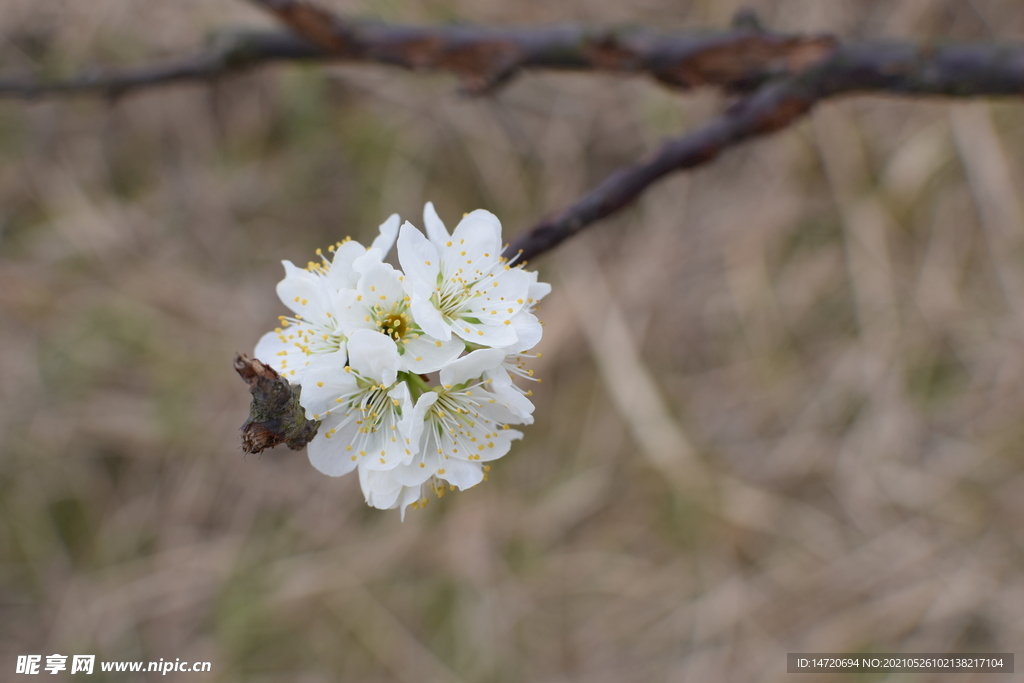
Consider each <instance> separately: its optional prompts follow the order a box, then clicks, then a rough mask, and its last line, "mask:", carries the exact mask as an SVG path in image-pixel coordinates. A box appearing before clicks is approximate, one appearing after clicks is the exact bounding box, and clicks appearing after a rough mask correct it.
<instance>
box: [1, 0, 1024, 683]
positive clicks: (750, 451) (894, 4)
mask: <svg viewBox="0 0 1024 683" xmlns="http://www.w3.org/2000/svg"><path fill="white" fill-rule="evenodd" d="M326 4H327V5H328V6H330V7H332V8H333V9H335V10H338V11H340V12H346V13H350V14H353V15H358V16H372V17H379V18H382V19H385V20H389V21H396V22H447V21H456V20H459V21H467V22H479V23H494V24H509V23H539V22H584V23H593V24H607V23H616V22H619V23H622V22H625V23H634V24H647V25H651V26H654V27H659V28H666V29H670V28H686V27H696V26H705V27H724V26H726V25H727V24H728V22H729V20H730V18H731V16H732V15H733V13H734V12H735V10H736V9H737V8H738V3H737V2H734V1H732V0H640V1H638V2H633V3H624V2H613V1H611V0H587V1H585V0H567V1H566V2H560V3H549V2H540V1H539V0H538V1H530V2H517V3H507V2H499V1H497V0H485V1H481V0H436V1H430V0H422V1H421V0H387V1H385V0H331V1H329V2H327V3H326ZM746 4H747V6H749V7H752V8H753V9H755V10H756V11H757V12H759V13H760V15H761V17H762V19H763V20H764V22H765V24H766V25H768V26H770V27H773V28H776V29H779V30H785V31H828V32H834V33H836V34H837V35H839V36H840V37H842V38H847V39H856V38H908V39H915V40H947V39H952V40H995V39H998V40H1007V41H1011V40H1021V38H1022V36H1024V5H1022V4H1021V3H1019V2H1017V1H1016V0H973V2H972V1H967V0H890V1H885V2H881V1H876V0H864V1H860V2H853V1H850V0H750V1H749V2H747V3H746ZM0 7H2V11H0V72H2V73H3V74H8V75H12V74H14V75H25V74H29V73H42V74H47V75H50V76H53V75H60V74H70V73H74V72H76V71H77V70H78V69H80V68H82V67H85V66H87V65H92V64H104V65H127V64H137V63H143V62H150V61H154V60H157V59H163V58H170V57H174V56H176V55H183V54H186V53H192V52H194V51H196V50H197V49H198V48H199V47H200V46H201V45H202V41H203V37H204V35H205V34H207V33H208V32H210V31H212V30H214V29H217V28H220V27H226V26H249V27H254V26H267V27H269V26H272V25H273V23H272V21H271V20H269V19H268V18H267V17H266V16H265V15H264V14H263V13H261V12H260V11H258V10H256V9H254V8H252V7H250V6H248V5H247V4H246V3H244V2H241V1H240V0H178V1H177V2H173V3H169V2H160V1H158V0H102V1H99V2H89V3H82V2H73V1H71V0H63V1H61V0H0ZM723 105H724V101H723V99H722V98H721V97H720V96H719V95H716V94H715V93H710V92H692V93H678V92H672V91H669V90H666V89H665V88H663V87H661V86H659V85H657V84H654V83H653V82H651V81H649V80H647V79H645V78H642V77H632V78H630V77H622V76H619V77H612V76H608V75H566V74H562V75H558V74H549V73H537V74H527V75H524V76H523V77H521V78H519V79H517V80H515V81H514V82H513V83H512V84H511V85H509V86H508V87H506V88H505V89H504V90H502V91H501V92H500V93H498V94H497V95H496V96H494V97H493V98H490V99H467V98H464V97H462V96H460V95H458V94H457V92H456V84H455V82H454V81H453V80H452V79H451V78H449V77H446V76H443V75H424V74H419V75H417V74H409V73H406V72H401V71H394V70H389V69H386V68H383V67H377V66H328V67H320V66H295V65H283V66H277V67H270V68H265V69H262V70H259V71H256V72H251V73H249V74H246V75H242V76H238V77H232V78H226V79H223V80H222V81H220V82H218V83H215V84H213V85H211V86H207V85H175V86H170V87H162V88H158V89H153V90H149V91H146V92H139V93H137V94H133V95H130V96H128V97H125V98H123V99H120V100H117V101H114V102H111V101H107V100H104V99H101V98H90V97H84V98H65V99H52V100H47V101H39V102H20V101H11V100H5V101H0V319H2V321H3V322H2V323H0V351H2V352H0V434H2V443H0V453H2V457H0V666H2V667H3V669H4V671H6V672H7V673H4V674H3V678H5V679H8V676H13V670H14V666H15V664H14V662H15V659H16V656H17V655H19V654H42V655H48V654H53V653H62V654H75V653H93V654H96V655H97V657H98V659H100V660H122V659H123V660H157V659H160V658H163V659H165V660H174V659H175V658H180V659H182V660H189V661H210V662H212V672H211V673H208V674H176V675H175V674H171V675H169V676H167V677H166V678H162V679H161V680H204V681H205V680H210V681H257V682H258V681H283V680H287V681H295V682H297V683H320V682H327V681H338V680H353V681H402V682H406V681H409V682H411V681H445V682H455V681H466V682H469V681H493V682H495V683H501V682H506V681H507V682H512V681H551V682H556V681H587V682H588V683H601V682H604V681H609V682H611V681H638V680H645V681H708V680H714V681H744V682H746V681H782V680H786V679H788V678H789V676H788V675H787V674H786V673H785V670H786V657H785V655H786V653H787V652H798V651H804V652H807V651H811V652H851V653H852V652H956V651H977V652H998V651H1003V652H1006V651H1013V650H1014V649H1015V648H1017V646H1018V645H1019V644H1020V643H1022V642H1024V621H1022V617H1024V574H1022V571H1021V570H1022V567H1024V531H1022V525H1021V520H1022V517H1024V469H1022V465H1024V450H1022V446H1021V443H1022V439H1024V421H1022V419H1021V417H1022V415H1024V260H1022V257H1024V252H1022V248H1024V244H1022V240H1024V220H1022V213H1021V207H1020V198H1021V191H1022V188H1024V185H1022V172H1024V167H1022V159H1024V117H1022V113H1024V103H1021V102H1019V101H1002V102H995V101H973V102H955V101H948V100H927V101H926V100H908V99H898V98H882V97H856V98H847V99H843V100H841V101H836V102H831V103H826V104H823V105H821V106H820V107H818V108H817V109H816V110H815V111H814V113H813V115H812V116H811V117H809V118H808V119H806V120H804V121H803V122H801V123H800V124H798V125H797V126H795V127H793V128H791V129H789V130H785V131H782V132H780V133H778V134H775V135H774V136H772V137H770V138H767V139H762V140H758V141H755V142H753V143H751V144H747V145H745V146H743V147H741V148H738V149H735V150H733V151H730V152H728V153H727V154H725V155H723V156H722V157H721V158H720V159H719V160H717V161H715V162H714V163H712V164H710V165H707V166H705V167H702V168H700V169H699V170H697V171H696V172H694V173H689V174H685V175H677V176H674V177H671V178H670V179H669V180H667V181H665V182H662V183H661V184H660V185H658V186H656V187H655V188H654V189H653V190H651V191H649V192H648V193H647V194H645V195H644V197H643V198H642V200H641V201H639V202H638V203H637V204H636V205H634V206H633V207H631V208H629V209H628V210H626V211H623V212H621V213H620V214H618V215H617V216H615V217H614V218H612V219H610V220H606V221H604V222H602V223H600V224H597V225H595V226H593V228H592V229H590V230H589V231H587V232H586V233H584V234H583V235H582V236H580V237H578V238H575V239H574V240H572V241H570V242H568V243H566V244H564V245H563V246H562V247H560V248H559V249H557V250H556V251H554V252H552V253H549V254H548V255H546V256H543V257H542V258H540V259H538V260H537V261H536V262H535V263H534V264H533V265H534V266H536V267H537V268H538V269H539V270H540V272H541V275H542V279H544V280H546V281H549V282H551V283H552V284H553V285H554V291H553V293H552V294H551V296H550V297H549V298H548V299H547V300H546V301H545V302H544V304H543V306H542V310H541V317H542V318H543V319H544V320H545V322H546V324H547V328H546V330H547V331H546V335H545V338H544V341H543V342H542V344H541V346H540V347H539V348H538V350H540V351H542V352H543V359H542V360H540V361H537V362H536V364H535V366H534V367H535V368H536V371H537V374H538V376H540V377H543V379H544V382H543V384H541V385H539V386H535V387H534V389H535V392H534V400H535V402H536V405H537V413H536V423H535V424H534V425H533V426H531V427H528V428H526V430H525V431H526V438H525V439H524V440H523V441H521V442H519V443H517V444H516V445H515V446H514V447H513V450H512V452H511V453H510V454H509V455H508V456H506V457H505V458H504V459H502V460H500V461H498V462H496V463H494V467H493V469H492V471H491V476H490V481H488V482H485V483H484V484H481V485H480V486H478V487H476V488H474V489H471V490H469V491H466V492H461V493H454V494H451V495H448V496H445V497H444V498H443V499H441V500H435V501H433V502H431V504H430V505H429V506H427V508H426V509H425V510H423V511H412V510H410V514H409V515H408V516H407V518H406V521H405V522H404V523H402V522H400V521H399V515H398V513H397V512H395V511H388V512H382V511H378V510H373V509H370V508H367V506H366V505H365V504H364V502H363V500H362V496H361V494H360V491H359V485H358V482H357V480H356V478H355V477H354V476H350V477H345V478H341V479H331V478H328V477H325V476H323V475H321V474H320V473H318V472H317V471H316V470H314V469H313V468H312V466H311V465H310V464H309V462H308V461H307V459H306V456H305V454H304V453H302V452H292V451H288V450H286V449H283V448H279V449H277V450H274V451H268V452H266V453H264V454H263V455H262V456H260V457H255V456H248V457H244V456H243V454H242V452H241V451H240V449H239V439H238V437H239V434H238V427H239V426H240V425H241V423H242V421H243V420H244V418H245V416H246V414H247V411H248V400H249V395H248V393H247V391H246V387H245V385H244V383H243V382H242V381H241V380H240V379H239V378H238V377H237V376H236V375H235V373H234V371H233V369H232V365H231V361H232V358H233V355H234V353H235V352H236V351H237V352H245V353H251V352H252V348H253V347H254V346H255V343H256V341H257V339H258V338H259V337H260V335H261V334H263V333H264V332H265V331H267V330H268V329H270V328H272V327H273V326H274V325H275V322H276V316H277V315H278V314H280V313H283V312H285V309H284V308H283V306H282V305H281V304H280V302H279V301H278V300H277V298H276V296H275V294H274V286H275V284H276V282H277V281H278V280H279V279H280V278H281V277H282V274H283V270H282V268H281V265H280V261H281V260H282V259H289V260H292V261H295V262H298V263H305V262H306V261H308V260H309V259H311V258H312V257H313V251H314V249H316V248H317V247H323V246H326V245H327V244H330V243H333V242H335V241H337V240H339V239H342V238H344V237H345V236H347V235H350V236H352V237H353V238H355V239H361V240H369V239H370V238H371V237H372V235H373V234H374V233H375V230H376V226H377V225H378V224H379V223H380V222H381V221H382V220H383V219H384V218H385V217H386V216H387V215H388V214H390V213H392V212H399V213H400V214H401V215H402V217H403V218H408V219H411V220H412V221H413V222H414V223H417V224H419V223H421V218H420V216H421V211H422V205H423V203H424V201H426V200H432V201H433V202H435V204H436V205H437V207H438V210H439V212H440V214H441V216H442V218H444V219H445V220H446V221H448V223H449V225H453V224H454V223H455V222H456V221H457V219H458V218H459V217H460V216H461V214H462V213H463V212H465V211H468V210H471V209H474V208H478V207H482V208H486V209H489V210H491V211H493V212H494V213H496V214H497V215H498V216H499V217H500V218H501V219H502V221H503V224H504V226H505V234H506V237H509V238H510V237H512V236H514V235H516V234H517V233H519V232H520V231H522V230H525V229H526V228H527V227H528V226H530V225H531V224H533V223H534V222H536V221H537V220H538V219H539V218H540V217H541V216H543V215H545V214H547V213H548V212H551V211H554V210H557V209H559V208H561V207H563V206H565V205H566V204H568V203H569V202H570V201H572V200H573V199H574V198H575V197H577V196H578V195H579V194H580V193H582V192H583V191H584V190H585V189H586V188H588V187H590V186H592V185H593V184H594V183H595V182H597V181H598V180H599V179H601V178H602V177H604V176H605V175H606V174H607V173H608V172H610V171H611V170H612V169H614V168H615V167H617V166H619V165H622V164H626V163H630V162H633V161H635V160H637V159H638V158H640V157H641V156H643V155H644V154H645V153H647V152H649V151H650V150H652V149H654V147H655V146H656V145H657V144H658V142H659V140H661V139H663V138H666V137H669V136H676V135H679V134H681V133H683V132H684V131H686V130H688V129H690V128H692V127H694V126H697V125H700V124H701V123H702V122H704V121H706V120H707V119H708V118H709V117H711V116H713V115H714V114H715V113H716V112H718V111H720V110H721V108H722V107H723ZM1018 649H1019V648H1018ZM44 662H45V660H44ZM64 675H67V674H66V673H65V674H64ZM94 676H95V679H94V680H111V681H115V680H116V681H126V680H148V679H146V678H145V677H144V676H145V675H144V674H142V675H138V674H136V675H134V676H135V677H134V678H133V675H132V674H123V673H121V674H101V673H99V672H98V671H97V673H95V674H94ZM104 676H108V678H106V679H105V678H104ZM140 676H141V677H140ZM1007 678H1009V677H1008V676H1002V675H999V676H993V675H984V676H983V675H974V676H972V675H968V674H951V675H947V676H941V675H938V674H931V675H916V676H913V677H912V676H910V675H890V676H883V675H866V674H865V675H861V676H859V677H856V680H863V681H874V680H889V681H900V680H907V681H909V680H915V681H925V680H929V681H931V680H956V681H958V682H963V681H972V680H984V681H997V680H1006V679H1007ZM8 680H10V679H8ZM91 680H92V679H91ZM816 680H854V677H852V676H845V677H840V676H835V677H831V678H830V677H828V676H817V677H816Z"/></svg>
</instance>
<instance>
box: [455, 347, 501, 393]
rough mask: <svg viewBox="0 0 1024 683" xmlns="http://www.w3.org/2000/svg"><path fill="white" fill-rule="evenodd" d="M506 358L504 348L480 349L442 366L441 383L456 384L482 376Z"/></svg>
mask: <svg viewBox="0 0 1024 683" xmlns="http://www.w3.org/2000/svg"><path fill="white" fill-rule="evenodd" d="M504 360H505V352H504V351H503V350H502V349H478V350H476V351H473V352H472V353H469V354H467V355H465V356H463V357H462V358H459V359H457V360H454V361H452V362H451V363H449V364H448V365H446V366H445V367H443V368H441V385H442V386H445V387H448V386H456V385H458V384H462V383H464V382H468V381H469V380H471V379H476V378H477V377H480V376H482V375H483V374H484V373H485V372H487V371H488V370H493V369H494V368H496V367H498V366H499V365H501V363H502V361H504Z"/></svg>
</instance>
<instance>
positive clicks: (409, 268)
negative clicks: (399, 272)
mask: <svg viewBox="0 0 1024 683" xmlns="http://www.w3.org/2000/svg"><path fill="white" fill-rule="evenodd" d="M398 260H399V262H400V263H401V264H402V269H403V270H404V271H405V277H406V279H407V280H410V281H411V282H412V283H414V284H417V285H423V286H424V287H426V288H427V289H428V290H429V291H434V289H435V288H436V287H437V276H438V274H439V273H440V272H441V260H440V258H439V257H438V255H437V249H436V248H435V247H434V245H433V244H431V243H430V240H428V239H427V238H426V237H424V236H423V233H422V232H420V231H419V230H417V229H416V228H414V227H413V226H412V224H411V223H409V221H406V222H405V223H403V224H402V229H401V231H400V232H399V233H398Z"/></svg>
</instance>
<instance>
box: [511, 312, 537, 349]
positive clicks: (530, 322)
mask: <svg viewBox="0 0 1024 683" xmlns="http://www.w3.org/2000/svg"><path fill="white" fill-rule="evenodd" d="M512 329H514V330H515V331H516V343H515V344H512V345H511V346H510V347H509V348H508V349H506V351H507V352H508V353H522V352H523V351H529V350H530V349H532V348H533V347H534V346H536V345H537V344H538V343H539V342H540V339H541V337H542V336H543V335H544V326H543V325H541V324H540V320H538V319H537V316H535V315H534V314H533V313H530V312H529V311H527V310H526V309H523V310H521V311H519V312H518V313H516V314H515V315H514V316H512Z"/></svg>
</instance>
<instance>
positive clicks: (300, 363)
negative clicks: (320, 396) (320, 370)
mask: <svg viewBox="0 0 1024 683" xmlns="http://www.w3.org/2000/svg"><path fill="white" fill-rule="evenodd" d="M398 224H399V218H398V214H393V215H392V216H391V217H389V218H388V219H387V220H386V221H384V223H382V224H381V226H380V234H379V235H378V236H377V237H376V238H375V239H374V240H373V245H372V246H371V247H370V249H369V250H367V249H366V247H363V246H362V245H361V244H359V243H358V242H354V241H352V240H346V241H344V242H338V243H337V244H336V245H334V246H331V247H329V248H328V251H329V252H334V258H333V260H330V261H329V260H327V257H326V256H324V255H323V252H322V251H321V250H320V249H317V255H318V256H320V257H321V262H319V263H317V262H314V261H310V263H309V264H308V265H307V266H306V267H305V268H298V267H296V266H295V265H294V264H293V263H292V262H291V261H282V264H283V265H284V272H285V278H284V279H283V280H281V282H279V283H278V285H277V295H278V297H280V299H281V301H282V302H283V303H284V305H285V306H287V307H288V308H290V309H291V310H292V312H293V313H294V314H295V315H294V316H293V317H289V316H281V317H280V321H281V325H280V327H278V328H277V329H275V330H274V331H272V332H268V333H266V334H265V335H263V337H262V338H261V339H260V340H259V342H258V343H257V344H256V352H255V355H256V357H257V358H259V359H261V360H262V361H263V362H264V363H266V364H267V365H270V366H271V367H272V368H274V369H275V370H277V371H278V372H279V373H281V375H283V376H284V377H287V378H288V380H289V381H291V382H293V383H295V384H300V383H301V382H302V376H303V373H304V372H305V369H306V367H307V366H308V365H309V362H310V357H311V356H316V355H320V354H324V353H334V352H336V351H343V350H344V345H345V340H346V338H347V337H346V332H348V330H345V329H343V328H342V327H341V326H340V325H339V321H338V319H337V316H336V312H337V309H338V308H339V306H340V305H342V303H343V302H341V301H339V294H340V292H341V291H343V290H345V289H348V288H352V287H355V286H356V284H357V282H358V278H359V273H358V272H356V271H355V270H354V269H353V263H354V262H355V261H356V259H357V258H360V257H362V256H365V255H367V254H368V253H373V254H376V255H377V259H378V260H380V259H383V257H384V255H386V254H387V252H388V251H390V249H391V246H392V245H393V244H394V243H395V236H396V235H397V234H398Z"/></svg>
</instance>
